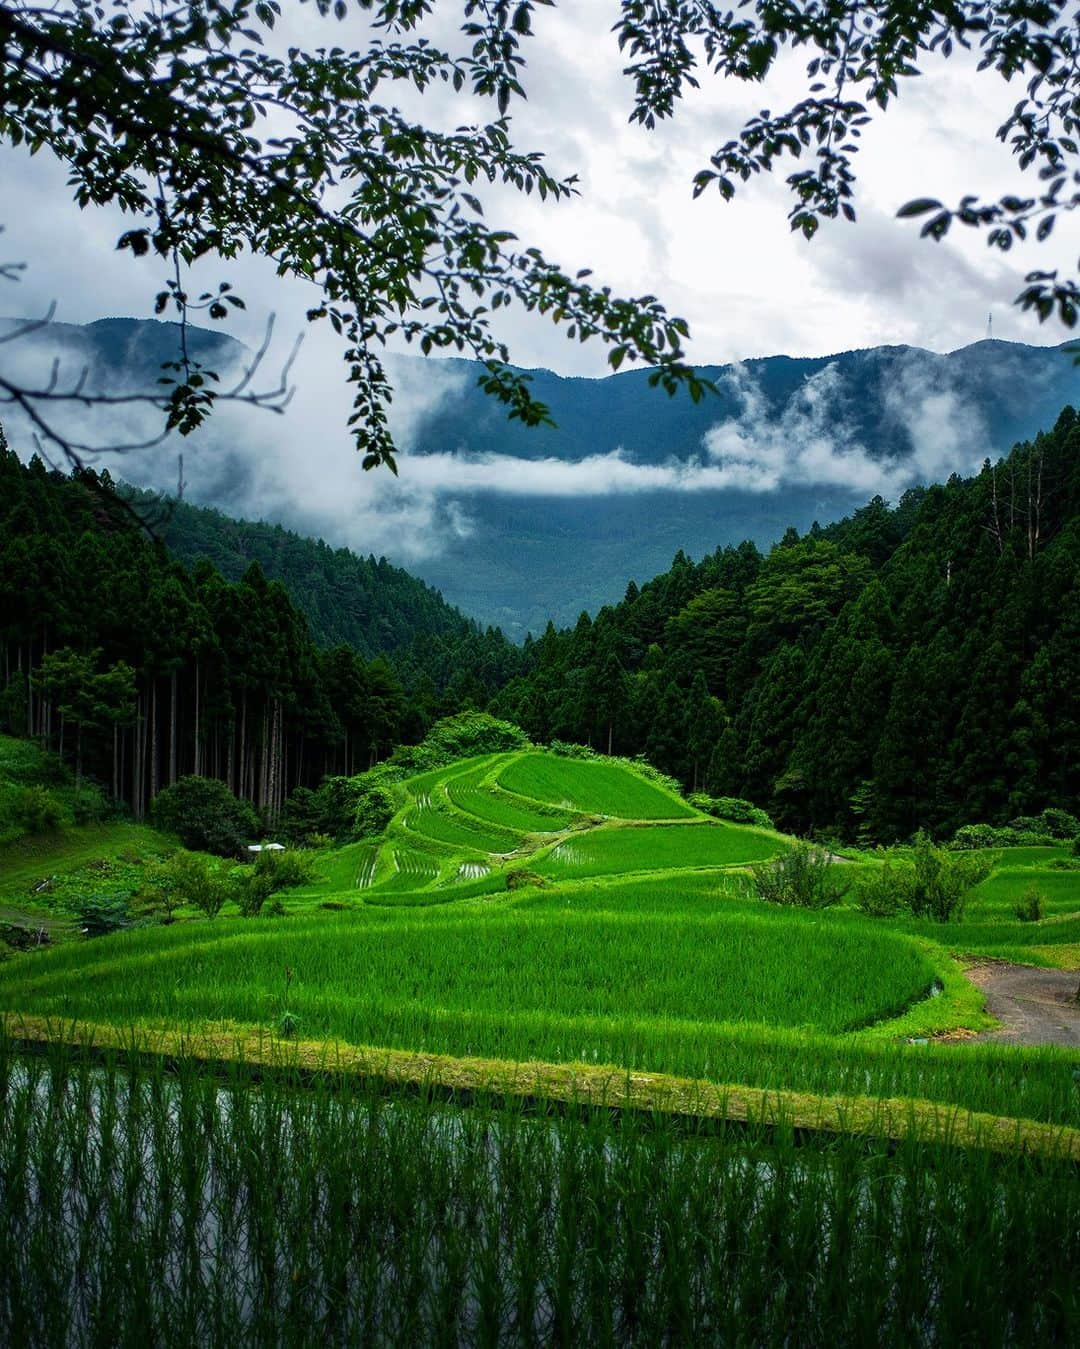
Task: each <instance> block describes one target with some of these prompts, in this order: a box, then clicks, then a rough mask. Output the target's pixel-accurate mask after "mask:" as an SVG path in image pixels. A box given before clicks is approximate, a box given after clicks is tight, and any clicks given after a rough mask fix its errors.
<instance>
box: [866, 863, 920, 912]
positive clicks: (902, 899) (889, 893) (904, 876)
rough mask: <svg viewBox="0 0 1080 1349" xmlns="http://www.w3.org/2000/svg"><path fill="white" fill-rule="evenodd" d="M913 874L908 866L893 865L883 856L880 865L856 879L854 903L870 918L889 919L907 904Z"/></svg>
mask: <svg viewBox="0 0 1080 1349" xmlns="http://www.w3.org/2000/svg"><path fill="white" fill-rule="evenodd" d="M912 881H913V876H912V873H911V871H910V870H909V869H908V868H903V869H899V868H894V867H893V865H892V863H891V862H890V860H889V859H888V858H887V857H886V858H885V859H884V860H883V862H882V864H881V866H880V867H874V868H873V869H872V870H866V871H862V872H860V873H859V875H857V876H856V878H855V903H856V905H857V906H858V907H859V909H860V910H861V911H862V912H863V913H865V914H868V915H869V916H870V917H871V918H891V917H893V916H894V915H895V914H897V913H899V912H900V910H901V909H902V908H905V907H907V906H908V903H909V900H910V895H911V886H912Z"/></svg>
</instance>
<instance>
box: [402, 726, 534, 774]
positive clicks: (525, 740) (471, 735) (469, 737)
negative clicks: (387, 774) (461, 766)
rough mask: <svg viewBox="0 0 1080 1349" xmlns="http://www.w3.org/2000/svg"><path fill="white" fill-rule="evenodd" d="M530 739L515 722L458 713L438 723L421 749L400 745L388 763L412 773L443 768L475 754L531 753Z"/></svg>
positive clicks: (421, 743) (420, 744)
mask: <svg viewBox="0 0 1080 1349" xmlns="http://www.w3.org/2000/svg"><path fill="white" fill-rule="evenodd" d="M531 743H532V742H531V741H530V740H529V737H528V736H527V735H526V734H525V732H524V731H523V730H522V729H521V727H520V726H515V725H514V723H513V722H512V721H502V720H501V719H500V718H498V717H493V716H491V715H490V714H489V713H487V712H459V713H458V714H457V715H456V716H453V717H444V718H443V719H442V720H441V721H437V722H436V723H435V725H434V726H432V728H431V730H430V731H428V733H427V735H426V736H424V738H423V740H421V742H420V743H419V744H418V745H401V746H399V747H398V748H397V749H395V750H394V752H393V754H391V755H390V758H389V760H388V762H389V763H391V764H394V765H396V766H397V767H398V768H401V769H404V770H406V775H407V774H409V773H420V772H424V771H426V770H428V769H431V768H443V767H445V766H446V765H447V764H451V763H453V762H454V760H455V759H467V758H469V757H471V756H472V755H475V754H503V753H505V752H506V751H508V750H515V749H528V748H529V747H530V745H531Z"/></svg>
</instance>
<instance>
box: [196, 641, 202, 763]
mask: <svg viewBox="0 0 1080 1349" xmlns="http://www.w3.org/2000/svg"><path fill="white" fill-rule="evenodd" d="M200 676H201V672H200V670H199V658H198V656H196V657H195V776H196V777H199V776H200V775H201V773H202V771H203V766H202V765H203V727H202V717H201V716H200V713H199V686H200V684H201V683H202V680H201V677H200Z"/></svg>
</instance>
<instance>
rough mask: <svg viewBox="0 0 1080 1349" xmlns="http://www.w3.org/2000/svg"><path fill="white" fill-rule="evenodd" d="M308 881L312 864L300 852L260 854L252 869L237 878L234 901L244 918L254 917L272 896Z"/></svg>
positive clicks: (247, 869) (245, 870) (246, 870)
mask: <svg viewBox="0 0 1080 1349" xmlns="http://www.w3.org/2000/svg"><path fill="white" fill-rule="evenodd" d="M310 879H311V863H310V861H309V860H308V859H307V858H306V857H305V856H304V855H303V853H299V852H295V851H293V852H288V851H287V852H261V853H260V854H259V856H258V859H257V860H256V862H255V865H254V867H251V868H250V869H249V868H244V874H242V875H241V876H239V877H237V878H236V882H235V887H236V902H237V905H238V906H239V908H240V913H241V914H242V916H243V917H244V918H257V917H258V915H259V914H260V913H261V912H262V907H263V905H264V904H265V903H266V901H267V900H268V899H269V898H270V896H271V895H274V894H277V893H279V892H280V891H282V890H289V889H292V888H293V887H294V886H297V885H306V884H307V882H308V881H309V880H310Z"/></svg>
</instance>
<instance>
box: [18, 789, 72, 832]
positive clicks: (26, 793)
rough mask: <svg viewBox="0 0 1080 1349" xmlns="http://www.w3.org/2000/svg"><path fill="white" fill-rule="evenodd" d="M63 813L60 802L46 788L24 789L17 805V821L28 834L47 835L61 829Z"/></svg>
mask: <svg viewBox="0 0 1080 1349" xmlns="http://www.w3.org/2000/svg"><path fill="white" fill-rule="evenodd" d="M62 818H63V812H62V810H61V808H60V802H59V801H57V799H56V797H55V796H53V794H52V792H50V791H49V790H48V788H46V787H41V786H33V787H24V788H23V789H22V791H21V792H20V793H19V796H18V799H17V801H16V803H15V819H16V821H17V823H18V824H20V825H21V826H22V827H23V829H25V830H26V832H27V833H28V834H46V833H49V832H50V831H51V830H53V829H59V827H60V821H61V819H62Z"/></svg>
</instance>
